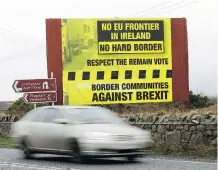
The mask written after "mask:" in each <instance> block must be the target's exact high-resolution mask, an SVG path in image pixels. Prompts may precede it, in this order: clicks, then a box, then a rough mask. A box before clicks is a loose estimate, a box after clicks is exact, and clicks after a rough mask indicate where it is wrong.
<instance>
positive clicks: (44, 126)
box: [31, 108, 64, 150]
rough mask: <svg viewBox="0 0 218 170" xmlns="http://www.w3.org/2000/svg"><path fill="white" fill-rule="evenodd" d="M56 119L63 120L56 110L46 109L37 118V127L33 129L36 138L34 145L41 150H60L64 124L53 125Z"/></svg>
mask: <svg viewBox="0 0 218 170" xmlns="http://www.w3.org/2000/svg"><path fill="white" fill-rule="evenodd" d="M56 118H63V117H62V115H61V113H59V111H58V110H57V109H55V108H46V109H43V110H42V111H41V112H40V115H39V117H37V118H36V120H35V121H36V122H37V123H36V124H35V127H32V129H31V131H32V135H33V136H34V138H35V143H34V145H35V146H36V147H37V148H39V149H49V150H58V149H59V148H60V144H61V139H62V138H63V128H64V127H63V126H64V125H63V124H57V123H53V120H54V119H56Z"/></svg>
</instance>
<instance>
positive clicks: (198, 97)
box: [189, 91, 213, 109]
mask: <svg viewBox="0 0 218 170" xmlns="http://www.w3.org/2000/svg"><path fill="white" fill-rule="evenodd" d="M211 105H213V103H211V102H210V99H209V98H208V97H207V96H204V95H203V94H194V93H193V92H192V91H189V107H190V109H197V108H203V107H208V106H211Z"/></svg>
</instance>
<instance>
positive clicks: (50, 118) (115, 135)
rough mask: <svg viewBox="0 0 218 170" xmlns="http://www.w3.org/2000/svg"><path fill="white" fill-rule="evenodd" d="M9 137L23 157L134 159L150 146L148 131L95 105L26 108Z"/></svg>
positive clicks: (79, 159)
mask: <svg viewBox="0 0 218 170" xmlns="http://www.w3.org/2000/svg"><path fill="white" fill-rule="evenodd" d="M11 136H12V139H13V141H14V143H15V145H16V146H17V148H19V149H22V151H23V153H24V156H25V158H30V157H31V155H32V154H35V153H42V154H60V155H70V156H71V157H72V158H73V160H74V161H76V162H78V163H82V162H84V161H85V160H87V158H93V157H95V158H96V157H98V158H103V157H125V158H127V159H128V160H130V161H131V160H134V159H135V158H136V157H138V156H140V155H142V154H144V149H147V148H149V147H151V146H152V144H153V140H152V139H151V133H150V132H149V131H145V130H142V129H140V128H137V127H134V126H131V125H129V124H127V123H126V122H124V121H123V120H122V119H121V118H120V117H119V116H118V115H117V114H116V113H114V112H112V111H111V110H109V109H106V108H103V107H94V106H45V107H39V108H36V109H34V110H31V111H30V112H28V113H27V114H26V115H25V116H24V117H22V118H21V119H20V120H19V121H17V122H15V123H14V124H13V125H12V128H11Z"/></svg>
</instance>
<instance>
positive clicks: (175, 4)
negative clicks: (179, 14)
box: [143, 1, 184, 15]
mask: <svg viewBox="0 0 218 170" xmlns="http://www.w3.org/2000/svg"><path fill="white" fill-rule="evenodd" d="M182 3H184V1H180V2H177V3H173V4H170V5H168V6H166V7H162V8H160V9H158V10H156V11H151V12H146V13H143V15H149V14H152V13H156V12H160V11H163V10H166V9H167V8H171V7H174V6H178V5H180V4H182Z"/></svg>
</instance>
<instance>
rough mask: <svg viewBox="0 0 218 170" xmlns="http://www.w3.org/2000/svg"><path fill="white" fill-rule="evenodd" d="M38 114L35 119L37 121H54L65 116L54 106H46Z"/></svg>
mask: <svg viewBox="0 0 218 170" xmlns="http://www.w3.org/2000/svg"><path fill="white" fill-rule="evenodd" d="M37 114H38V116H37V117H36V118H35V119H34V121H35V122H50V123H51V122H52V121H53V119H56V118H63V115H62V114H61V113H60V112H59V111H58V110H57V109H54V108H46V109H42V110H40V112H38V113H37Z"/></svg>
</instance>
